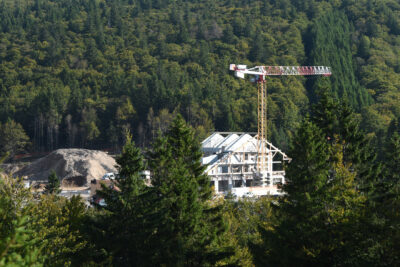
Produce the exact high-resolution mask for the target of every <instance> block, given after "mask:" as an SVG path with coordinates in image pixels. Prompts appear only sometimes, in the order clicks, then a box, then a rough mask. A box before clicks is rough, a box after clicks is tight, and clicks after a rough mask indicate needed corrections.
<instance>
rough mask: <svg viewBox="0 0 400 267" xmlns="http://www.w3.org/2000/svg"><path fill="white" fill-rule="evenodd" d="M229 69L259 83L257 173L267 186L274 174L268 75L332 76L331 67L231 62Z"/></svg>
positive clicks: (238, 75) (240, 76) (239, 76)
mask: <svg viewBox="0 0 400 267" xmlns="http://www.w3.org/2000/svg"><path fill="white" fill-rule="evenodd" d="M229 69H230V70H231V71H234V72H235V76H236V77H238V78H241V79H244V78H245V75H251V76H252V77H251V79H250V80H251V81H253V82H255V83H257V87H258V103H257V115H258V120H257V128H258V131H257V155H258V156H257V163H256V175H257V176H258V178H259V179H261V182H262V185H263V186H265V185H266V184H267V183H268V181H269V176H271V175H272V155H271V152H270V149H267V147H266V144H267V142H266V137H267V87H266V80H265V77H266V76H291V75H302V76H306V75H323V76H330V75H332V73H331V68H330V67H325V66H256V67H253V68H247V66H246V65H236V64H230V66H229Z"/></svg>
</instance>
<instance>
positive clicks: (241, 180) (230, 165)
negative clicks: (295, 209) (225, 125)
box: [201, 132, 290, 196]
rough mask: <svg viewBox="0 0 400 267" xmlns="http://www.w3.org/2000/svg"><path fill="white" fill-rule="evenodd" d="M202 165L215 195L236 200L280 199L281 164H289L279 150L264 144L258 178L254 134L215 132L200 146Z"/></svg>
mask: <svg viewBox="0 0 400 267" xmlns="http://www.w3.org/2000/svg"><path fill="white" fill-rule="evenodd" d="M201 145H202V151H203V155H204V156H203V158H202V163H203V164H204V165H207V169H206V173H207V174H208V175H209V176H210V177H211V184H212V186H214V189H215V192H216V193H217V194H226V193H228V192H232V193H233V194H235V195H237V196H244V195H246V194H252V195H255V196H260V195H268V194H270V195H280V194H282V192H281V190H280V189H279V185H281V184H284V183H285V171H284V170H283V162H284V161H290V158H289V157H287V156H286V154H285V153H283V152H282V151H281V150H279V149H278V148H277V147H275V146H274V145H272V144H271V143H269V142H268V141H267V140H265V146H266V148H267V149H266V154H265V157H266V158H265V163H266V166H265V170H263V173H262V174H260V173H259V172H258V170H257V167H256V166H257V162H258V161H259V160H260V156H259V153H258V149H257V147H258V145H259V144H258V140H257V138H256V134H253V133H242V132H215V133H213V134H212V135H210V136H209V137H208V138H206V139H205V140H204V141H203V142H202V143H201Z"/></svg>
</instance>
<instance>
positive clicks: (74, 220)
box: [28, 194, 87, 266]
mask: <svg viewBox="0 0 400 267" xmlns="http://www.w3.org/2000/svg"><path fill="white" fill-rule="evenodd" d="M85 209H86V208H85V205H84V203H83V202H82V199H81V198H80V197H76V196H73V197H72V198H71V199H68V200H67V199H65V198H60V197H57V196H56V195H54V194H50V195H42V196H41V197H40V198H39V201H38V203H37V204H36V205H34V206H33V207H32V208H31V209H30V210H29V213H28V214H29V217H30V218H31V219H30V220H31V225H30V229H32V231H34V232H35V237H36V238H37V239H38V240H41V241H42V242H41V245H42V253H43V255H46V260H45V262H44V264H45V266H76V265H80V264H82V263H84V262H86V261H87V256H85V253H84V250H85V249H86V245H87V241H86V240H85V239H84V238H83V234H82V233H81V231H80V229H81V228H82V223H83V218H84V215H85Z"/></svg>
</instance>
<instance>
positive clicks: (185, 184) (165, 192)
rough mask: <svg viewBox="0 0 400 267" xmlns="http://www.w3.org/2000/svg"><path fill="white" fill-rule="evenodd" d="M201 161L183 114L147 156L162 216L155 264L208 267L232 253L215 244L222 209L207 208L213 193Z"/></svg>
mask: <svg viewBox="0 0 400 267" xmlns="http://www.w3.org/2000/svg"><path fill="white" fill-rule="evenodd" d="M201 157H202V155H201V152H200V146H199V144H198V142H197V140H196V139H195V137H194V132H193V130H192V129H191V128H190V127H188V126H187V125H186V123H185V121H184V120H183V118H182V117H181V116H180V115H178V116H177V117H176V118H175V120H174V121H173V123H172V125H171V126H170V128H169V130H168V132H167V133H166V135H165V136H164V137H159V138H158V139H157V140H156V142H155V144H154V145H153V150H152V151H151V152H150V153H149V167H150V170H151V173H152V185H153V190H154V191H153V192H154V195H155V196H156V198H155V199H154V209H155V210H157V215H158V216H157V218H158V220H157V221H156V222H154V223H155V225H154V235H153V236H152V243H151V245H152V247H154V248H156V251H155V252H154V255H153V257H152V262H153V264H156V265H166V266H187V265H192V266H208V265H213V264H214V263H215V262H217V261H218V260H219V259H221V258H223V257H225V256H226V255H228V254H229V253H228V254H226V253H225V252H227V251H224V249H221V248H218V247H213V246H212V245H213V242H215V241H216V238H217V233H219V232H221V231H223V228H222V226H223V224H222V218H221V216H220V214H219V212H218V210H215V209H214V210H212V208H211V207H210V206H209V205H210V203H209V202H208V200H210V199H211V192H212V191H211V187H210V180H209V177H208V176H207V175H205V174H204V168H205V167H204V166H202V165H201ZM178 251H179V252H178Z"/></svg>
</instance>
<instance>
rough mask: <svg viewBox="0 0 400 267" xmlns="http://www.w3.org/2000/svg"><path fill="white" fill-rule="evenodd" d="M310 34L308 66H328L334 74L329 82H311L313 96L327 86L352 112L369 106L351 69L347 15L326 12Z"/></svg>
mask: <svg viewBox="0 0 400 267" xmlns="http://www.w3.org/2000/svg"><path fill="white" fill-rule="evenodd" d="M311 34H312V36H313V41H312V45H311V47H310V48H309V49H310V58H309V60H310V63H311V65H314V66H331V67H332V72H333V75H332V76H331V77H330V80H329V82H326V81H322V80H318V81H316V82H315V83H314V85H313V90H314V94H318V93H319V92H320V90H321V89H325V88H326V87H328V88H330V90H331V91H332V93H333V94H334V95H335V96H336V97H337V98H344V99H346V100H347V101H348V102H349V103H350V104H351V106H352V107H353V108H355V109H360V108H362V107H363V106H366V105H368V104H369V103H370V102H371V97H370V96H369V95H368V93H367V91H366V90H365V88H363V87H362V86H361V85H360V83H359V81H358V80H357V77H356V73H355V70H354V63H353V53H352V48H351V45H352V44H351V39H350V37H351V26H350V22H349V20H348V18H347V15H346V14H345V13H344V12H340V11H328V13H327V14H324V15H323V16H321V17H319V18H318V19H317V21H316V22H315V24H314V25H313V28H312V31H311ZM314 97H315V96H314Z"/></svg>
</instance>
